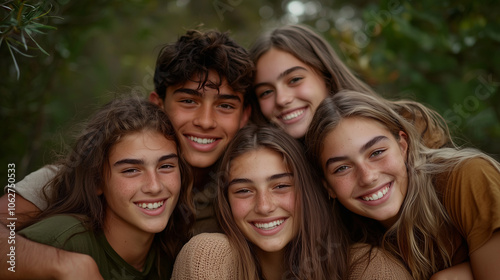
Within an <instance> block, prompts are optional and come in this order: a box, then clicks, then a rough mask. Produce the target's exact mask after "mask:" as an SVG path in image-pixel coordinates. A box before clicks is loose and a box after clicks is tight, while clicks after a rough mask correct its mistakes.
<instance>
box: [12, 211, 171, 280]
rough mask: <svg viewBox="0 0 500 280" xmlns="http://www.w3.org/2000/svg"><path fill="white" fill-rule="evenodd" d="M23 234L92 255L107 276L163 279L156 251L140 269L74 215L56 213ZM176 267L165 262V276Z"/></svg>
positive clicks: (20, 232)
mask: <svg viewBox="0 0 500 280" xmlns="http://www.w3.org/2000/svg"><path fill="white" fill-rule="evenodd" d="M19 234H21V235H23V236H24V237H26V238H28V239H30V240H33V241H36V242H39V243H43V244H47V245H50V246H54V247H57V248H61V249H64V250H67V251H71V252H78V253H82V254H86V255H89V256H91V257H92V258H93V259H94V260H95V262H96V263H97V266H98V267H99V272H100V273H101V275H102V277H103V278H104V279H117V280H118V279H125V280H139V279H160V276H159V275H158V274H159V272H158V270H157V268H156V254H155V253H154V252H155V250H151V251H150V253H149V255H148V257H147V259H146V263H145V264H144V269H143V271H138V270H137V269H135V268H134V267H133V266H131V265H130V264H128V263H127V262H126V261H125V260H123V259H122V258H121V257H120V256H119V255H118V254H117V253H116V252H115V250H113V248H112V247H111V245H110V244H109V243H108V241H107V240H106V237H105V235H104V233H102V232H100V233H97V234H94V233H93V232H91V231H88V230H86V229H85V227H84V226H83V224H82V222H81V221H80V220H79V219H77V218H76V217H74V216H70V215H56V216H53V217H50V218H47V219H44V220H42V221H40V222H38V223H36V224H33V225H31V226H29V227H27V228H25V229H23V230H21V231H19ZM172 268H173V264H172V263H169V264H163V265H162V276H161V279H169V278H170V275H171V273H172Z"/></svg>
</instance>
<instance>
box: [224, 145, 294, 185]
mask: <svg viewBox="0 0 500 280" xmlns="http://www.w3.org/2000/svg"><path fill="white" fill-rule="evenodd" d="M287 171H288V166H287V165H286V162H285V160H284V158H283V156H282V155H281V154H280V153H278V152H276V151H273V150H271V149H268V148H258V149H256V150H251V151H248V152H245V153H243V154H241V155H239V156H237V157H236V158H234V159H233V160H232V161H231V164H230V167H229V172H230V177H231V178H234V177H240V176H241V177H247V176H249V177H256V178H267V177H269V176H271V175H273V174H276V173H283V172H287Z"/></svg>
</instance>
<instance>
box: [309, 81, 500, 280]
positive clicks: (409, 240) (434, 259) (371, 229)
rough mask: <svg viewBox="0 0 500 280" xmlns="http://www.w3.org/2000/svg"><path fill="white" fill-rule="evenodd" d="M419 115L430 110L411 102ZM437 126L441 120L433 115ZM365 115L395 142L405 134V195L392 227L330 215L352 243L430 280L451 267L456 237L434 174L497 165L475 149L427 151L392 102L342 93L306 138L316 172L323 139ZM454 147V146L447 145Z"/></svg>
mask: <svg viewBox="0 0 500 280" xmlns="http://www.w3.org/2000/svg"><path fill="white" fill-rule="evenodd" d="M411 104H412V106H414V107H415V108H418V110H419V111H421V112H430V111H431V110H429V109H428V108H425V106H423V105H422V104H419V103H417V102H412V103H411ZM429 116H432V118H436V119H434V121H435V122H440V121H441V120H440V118H441V117H440V116H439V115H438V114H437V113H435V112H434V113H433V114H431V115H429ZM349 117H363V118H369V119H372V120H375V121H378V122H379V123H381V124H382V125H384V126H385V127H386V128H387V129H388V130H389V131H390V132H391V133H392V134H393V135H394V136H395V137H396V139H398V137H399V134H398V133H399V132H400V131H403V132H405V133H406V135H407V136H408V137H407V142H408V150H407V153H408V155H407V159H406V167H407V170H408V192H407V194H406V197H405V199H404V201H403V204H402V206H401V209H400V215H399V217H398V220H397V221H396V223H395V224H394V225H393V226H392V227H390V228H389V229H386V228H384V227H383V226H381V225H380V223H378V222H377V221H375V220H373V219H368V218H366V217H362V216H360V215H357V214H354V213H352V212H351V211H349V210H348V209H346V208H345V207H343V206H342V205H341V204H340V203H336V204H335V207H334V209H335V210H334V211H337V212H339V213H341V216H342V219H343V221H344V224H343V226H344V227H345V228H346V229H347V230H349V232H350V233H351V235H350V237H351V242H353V243H354V242H366V243H370V244H372V245H374V246H382V247H383V248H385V249H386V250H388V251H389V252H391V253H392V254H393V256H395V257H397V258H400V259H402V260H403V261H404V262H405V264H406V265H407V266H408V268H409V269H410V271H411V273H412V276H413V277H414V278H415V279H429V278H430V276H432V275H433V274H434V273H436V272H437V271H439V270H442V269H444V268H447V267H449V266H451V260H452V251H453V249H451V251H450V248H453V244H452V243H451V242H452V241H451V240H450V236H453V234H457V233H456V231H455V230H454V227H453V224H452V222H451V220H450V217H449V216H448V213H447V211H446V209H445V208H444V206H443V204H442V203H441V202H440V199H439V196H438V194H437V192H436V189H435V187H434V182H433V179H434V176H435V175H437V174H445V173H447V172H451V171H452V170H453V169H454V168H455V167H456V166H457V165H459V164H460V163H461V162H463V161H465V160H467V159H470V158H474V157H481V158H484V159H486V160H487V161H489V162H490V163H491V164H492V165H493V166H495V167H496V169H497V170H499V171H500V165H499V164H498V162H496V161H495V160H494V159H492V158H491V157H489V156H487V155H485V154H484V153H481V152H480V151H477V150H474V149H458V148H455V147H453V148H440V149H430V148H428V147H426V145H425V143H424V142H423V141H422V138H421V135H420V133H419V132H418V131H417V129H416V128H415V126H414V125H413V124H412V123H411V122H409V121H408V120H407V119H405V118H404V117H402V116H401V115H400V114H399V112H398V111H396V110H394V102H391V101H388V100H386V99H383V98H381V97H376V96H370V95H367V94H364V93H359V92H353V91H351V92H349V91H341V92H339V93H337V94H336V95H334V96H332V97H329V98H327V99H325V100H324V101H323V102H322V103H321V104H320V106H319V107H318V109H317V110H316V113H315V115H314V117H313V120H312V122H311V125H310V128H309V131H308V132H307V134H306V138H305V139H306V140H305V142H306V145H307V147H308V149H307V154H308V157H309V159H310V160H311V162H312V163H313V164H314V166H315V167H316V168H318V170H323V165H322V163H321V161H320V155H321V153H322V150H323V147H324V145H327V144H328V143H324V139H325V138H326V137H327V135H328V134H329V133H330V132H332V131H333V130H334V129H335V127H336V126H337V125H338V124H339V123H340V121H341V120H342V119H344V118H349ZM451 144H452V146H454V145H453V143H451Z"/></svg>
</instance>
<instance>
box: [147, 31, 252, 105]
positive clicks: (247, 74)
mask: <svg viewBox="0 0 500 280" xmlns="http://www.w3.org/2000/svg"><path fill="white" fill-rule="evenodd" d="M210 70H213V71H215V72H216V73H217V74H218V76H219V84H215V85H214V84H207V83H209V81H208V73H209V71H210ZM252 74H253V62H252V60H251V59H250V55H249V54H248V51H247V50H246V49H245V48H244V47H242V46H240V45H239V44H238V43H236V42H235V41H234V40H233V39H231V38H230V37H229V34H228V33H227V32H225V33H222V32H219V31H216V30H208V31H204V32H202V31H200V30H188V31H187V32H186V34H185V35H182V36H181V37H180V38H179V39H178V40H177V41H176V42H174V43H171V44H167V45H165V46H163V48H162V49H161V51H160V53H159V54H158V58H157V60H156V69H155V73H154V85H155V91H156V93H157V94H158V96H160V98H161V99H163V100H164V99H165V95H166V91H167V87H169V86H172V85H178V84H183V83H185V82H187V81H195V82H198V83H199V88H200V89H201V88H203V87H205V86H210V87H213V88H219V87H220V86H221V84H222V82H223V80H224V79H225V80H226V81H227V83H228V85H229V86H230V87H231V88H232V89H233V90H234V91H236V92H241V93H243V94H244V95H245V96H246V93H247V90H248V89H249V88H250V86H251V85H252V81H253V77H252ZM245 102H247V101H246V98H245ZM245 104H247V103H245Z"/></svg>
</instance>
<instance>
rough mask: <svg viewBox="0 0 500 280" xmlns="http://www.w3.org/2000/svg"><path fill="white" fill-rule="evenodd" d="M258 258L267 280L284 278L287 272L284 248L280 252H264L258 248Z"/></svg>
mask: <svg viewBox="0 0 500 280" xmlns="http://www.w3.org/2000/svg"><path fill="white" fill-rule="evenodd" d="M256 249H257V250H256V253H257V258H258V259H259V263H260V265H261V268H262V275H263V276H264V279H266V280H278V279H282V278H283V274H284V273H285V268H284V265H283V264H284V260H285V254H284V250H281V251H278V252H264V251H262V250H260V249H259V248H256Z"/></svg>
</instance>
